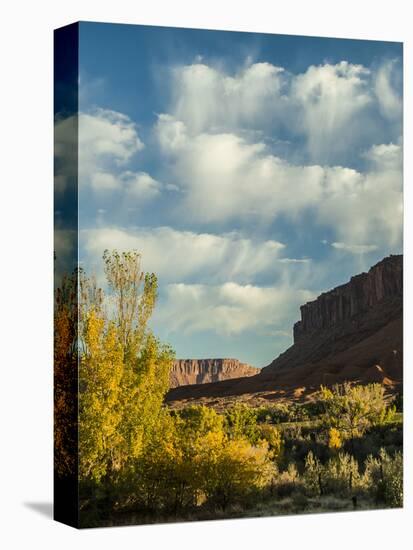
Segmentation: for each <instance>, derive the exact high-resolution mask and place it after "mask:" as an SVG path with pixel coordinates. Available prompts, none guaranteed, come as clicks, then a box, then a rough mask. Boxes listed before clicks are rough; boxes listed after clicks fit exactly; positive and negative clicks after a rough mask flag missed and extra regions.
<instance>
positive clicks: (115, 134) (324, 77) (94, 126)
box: [79, 23, 402, 367]
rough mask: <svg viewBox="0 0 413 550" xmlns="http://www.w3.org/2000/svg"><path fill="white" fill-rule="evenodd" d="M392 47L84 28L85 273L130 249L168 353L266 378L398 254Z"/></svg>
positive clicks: (398, 75)
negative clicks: (315, 313) (342, 293)
mask: <svg viewBox="0 0 413 550" xmlns="http://www.w3.org/2000/svg"><path fill="white" fill-rule="evenodd" d="M401 90H402V46H401V44H397V43H390V42H375V41H356V40H339V39H324V38H306V37H294V36H281V35H260V34H252V33H251V34H250V33H234V32H222V31H202V30H192V29H173V28H159V27H139V26H133V25H112V24H96V23H82V24H81V25H80V88H79V102H80V105H79V110H80V113H81V114H80V118H79V173H80V179H79V193H80V195H79V197H80V207H79V208H80V210H79V226H80V248H81V260H82V262H83V263H84V265H85V267H86V269H87V270H88V271H91V270H94V271H96V272H97V273H98V275H99V276H100V274H101V266H100V257H101V254H102V252H103V250H104V249H105V248H118V249H129V248H134V249H138V250H139V251H141V252H142V255H143V268H144V269H145V270H147V271H154V272H156V273H157V275H158V278H159V284H160V296H159V302H158V307H157V311H156V314H155V316H154V319H153V321H152V326H153V328H154V330H155V332H156V334H157V335H159V336H160V337H161V339H163V340H166V341H168V342H169V343H170V344H171V345H172V346H173V347H174V349H175V350H176V353H177V357H223V356H225V357H237V358H239V359H240V360H242V361H245V362H249V363H251V364H253V365H256V366H259V367H261V366H265V365H266V364H268V363H269V362H270V361H271V360H272V359H274V358H275V357H276V356H277V355H278V354H279V353H280V352H282V351H283V350H285V349H286V348H287V347H288V346H289V345H290V344H291V342H292V324H293V323H294V322H295V321H296V320H298V319H299V306H300V305H301V304H303V303H305V302H306V301H308V300H310V299H313V298H314V297H315V296H317V294H318V293H320V292H321V291H323V290H326V289H328V288H331V287H332V286H335V285H337V284H340V283H342V282H345V281H346V280H347V279H348V278H349V277H350V276H351V275H353V274H356V273H358V272H360V271H361V270H366V269H368V268H369V267H370V266H371V265H373V264H374V263H375V262H376V261H378V260H380V259H381V258H382V257H383V256H385V255H388V254H389V253H399V252H401V250H402V98H401Z"/></svg>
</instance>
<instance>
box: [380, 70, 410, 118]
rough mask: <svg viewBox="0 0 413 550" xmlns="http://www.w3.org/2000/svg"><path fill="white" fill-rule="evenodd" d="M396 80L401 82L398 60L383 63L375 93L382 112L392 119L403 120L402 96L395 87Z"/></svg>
mask: <svg viewBox="0 0 413 550" xmlns="http://www.w3.org/2000/svg"><path fill="white" fill-rule="evenodd" d="M395 80H399V81H400V80H401V72H400V67H399V64H398V62H397V61H396V60H391V61H386V62H385V63H383V64H382V65H381V66H380V67H379V69H378V70H377V73H376V75H375V82H374V84H375V93H376V97H377V100H378V102H379V106H380V111H381V112H382V114H383V115H384V116H385V117H387V118H390V119H399V120H400V119H401V115H402V110H403V102H402V97H401V94H399V93H397V91H396V90H395V88H394V86H393V84H392V83H393V82H394V81H395Z"/></svg>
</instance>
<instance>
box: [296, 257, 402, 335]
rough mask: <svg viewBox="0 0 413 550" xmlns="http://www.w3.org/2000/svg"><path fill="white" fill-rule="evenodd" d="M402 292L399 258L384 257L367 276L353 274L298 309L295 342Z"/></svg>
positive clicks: (400, 261)
mask: <svg viewBox="0 0 413 550" xmlns="http://www.w3.org/2000/svg"><path fill="white" fill-rule="evenodd" d="M402 292H403V261H402V256H401V255H400V256H389V257H387V258H384V260H382V261H381V262H379V263H378V264H376V265H375V266H373V267H372V268H371V269H370V270H369V272H368V273H361V274H360V275H356V276H355V277H352V278H351V279H350V281H349V282H348V283H346V284H344V285H341V286H338V287H336V288H334V289H333V290H330V291H329V292H325V293H323V294H321V295H320V296H319V297H318V298H317V299H316V300H314V301H312V302H308V303H307V304H305V305H303V306H301V308H300V310H301V321H298V322H297V323H295V325H294V343H298V342H299V341H300V340H301V339H302V338H305V337H306V336H308V335H309V334H312V333H313V332H315V331H320V330H323V329H328V328H333V327H336V326H337V325H339V324H341V323H343V322H345V321H347V320H349V319H351V318H352V317H355V316H357V315H360V314H362V313H366V312H368V311H369V310H370V309H372V308H374V307H375V306H376V305H378V304H380V303H381V302H382V301H384V300H387V299H391V298H397V297H399V296H401V295H402Z"/></svg>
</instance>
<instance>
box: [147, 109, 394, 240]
mask: <svg viewBox="0 0 413 550" xmlns="http://www.w3.org/2000/svg"><path fill="white" fill-rule="evenodd" d="M170 124H175V121H174V119H172V118H171V117H168V118H167V119H159V121H158V126H157V132H158V135H162V136H163V138H164V139H163V147H165V148H167V150H168V153H169V155H171V156H172V157H171V158H172V160H171V162H170V170H169V174H170V176H171V179H172V180H173V181H175V183H176V184H178V185H179V186H180V187H181V189H182V191H183V195H182V203H181V207H180V210H179V213H178V215H180V216H181V215H182V213H183V212H184V213H185V216H186V217H187V219H189V220H192V221H194V222H195V221H196V223H198V224H211V223H216V222H221V223H229V222H231V221H232V222H233V221H234V220H241V221H242V222H243V223H246V222H248V221H253V222H254V223H256V222H257V220H260V222H271V221H272V220H274V219H276V218H277V217H278V216H280V215H284V216H288V217H289V218H290V219H293V220H294V221H295V222H297V221H298V220H299V217H300V215H301V214H302V213H303V212H310V213H311V214H312V219H313V222H314V223H316V224H319V225H323V226H326V227H329V228H332V229H333V230H334V232H335V235H336V238H337V241H340V242H341V241H342V242H351V243H353V244H360V245H361V244H363V243H365V242H367V243H372V244H390V245H394V244H397V243H399V242H400V238H401V228H402V216H401V212H402V162H401V157H402V150H401V146H400V145H396V144H393V143H390V144H381V145H375V146H373V147H371V148H370V149H369V150H368V151H367V152H366V153H365V155H364V156H365V158H366V159H367V161H368V163H369V169H368V170H367V171H366V172H359V171H357V170H354V169H351V168H346V167H343V166H332V167H330V166H322V165H294V164H291V163H288V162H287V161H285V160H283V159H281V158H279V157H276V156H274V155H272V154H271V153H270V152H269V150H268V148H267V147H266V146H265V145H264V144H263V143H254V144H251V143H248V142H247V141H246V140H244V139H242V138H241V137H239V136H237V135H235V134H229V133H227V134H206V133H203V134H199V135H197V136H193V137H192V138H189V137H187V138H185V139H184V138H182V140H181V141H180V145H179V148H178V149H174V148H173V147H169V145H168V140H167V139H166V137H165V136H167V134H168V127H169V125H170ZM181 128H182V130H183V131H182V134H181V135H182V136H184V135H186V133H185V131H184V130H185V129H184V127H182V126H181Z"/></svg>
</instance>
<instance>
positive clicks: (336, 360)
mask: <svg viewBox="0 0 413 550" xmlns="http://www.w3.org/2000/svg"><path fill="white" fill-rule="evenodd" d="M300 310H301V320H300V321H298V322H297V323H296V324H295V325H294V329H293V333H294V344H293V345H292V346H291V347H290V348H288V349H287V350H286V351H285V352H284V353H282V354H281V355H279V356H278V357H277V358H276V359H274V361H272V363H270V364H269V365H268V366H266V367H264V368H263V369H261V370H259V372H258V373H257V374H255V376H249V377H247V378H246V377H245V375H244V374H243V375H239V377H238V378H234V377H232V378H231V379H227V380H221V381H218V382H212V383H207V384H202V385H193V386H187V387H180V388H178V387H177V388H175V389H172V390H170V392H169V394H168V396H167V400H168V401H172V402H178V401H179V400H185V401H195V402H196V401H197V400H198V401H201V402H207V400H213V399H216V398H229V397H231V396H241V395H243V396H244V398H245V399H250V397H251V396H256V397H257V396H258V397H259V399H264V400H265V399H272V400H274V399H278V398H286V397H288V398H292V399H293V398H297V397H298V396H299V397H300V398H301V397H302V398H305V397H306V396H308V395H310V394H311V393H312V392H314V391H317V390H318V389H319V388H320V385H321V384H324V385H332V384H335V383H341V382H344V381H346V380H348V381H354V382H358V383H369V382H373V381H374V382H380V383H382V384H383V385H386V386H387V387H388V388H389V390H392V389H396V388H397V387H399V386H400V385H401V384H402V379H403V256H402V255H391V256H388V257H386V258H384V259H383V260H381V261H380V262H379V263H377V264H376V265H374V266H373V267H372V268H371V269H370V270H369V271H368V272H367V273H361V274H359V275H356V276H354V277H352V278H351V279H350V281H349V282H347V283H345V284H343V285H340V286H338V287H336V288H334V289H332V290H330V291H328V292H324V293H323V294H321V295H320V296H318V298H317V299H315V300H313V301H311V302H308V303H307V304H305V305H303V306H301V308H300ZM241 376H242V377H241ZM298 389H300V391H297V390H298Z"/></svg>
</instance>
